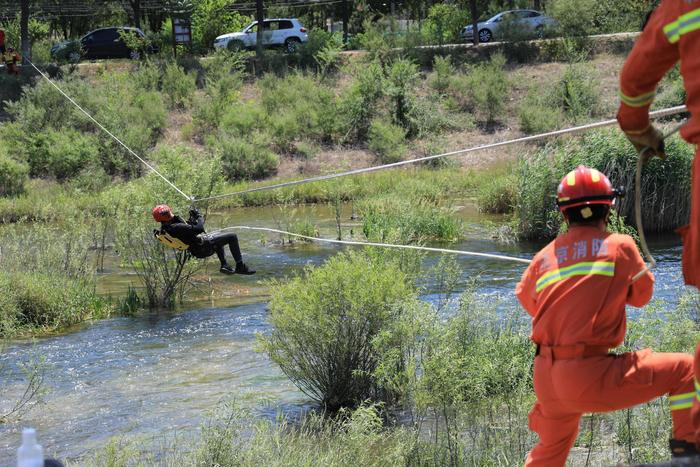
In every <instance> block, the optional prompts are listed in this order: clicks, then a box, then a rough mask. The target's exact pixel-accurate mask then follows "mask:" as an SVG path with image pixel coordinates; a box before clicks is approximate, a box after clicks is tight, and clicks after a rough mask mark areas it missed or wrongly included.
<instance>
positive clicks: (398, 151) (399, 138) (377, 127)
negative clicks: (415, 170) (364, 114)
mask: <svg viewBox="0 0 700 467" xmlns="http://www.w3.org/2000/svg"><path fill="white" fill-rule="evenodd" d="M368 137H369V139H368V144H369V148H370V150H372V151H373V152H374V153H376V154H377V155H378V156H379V160H380V161H381V162H382V164H388V163H391V162H398V161H400V160H401V159H402V157H403V155H404V154H405V152H406V146H405V144H404V141H405V140H406V130H404V129H403V128H401V127H400V126H396V125H394V124H392V123H390V122H387V121H385V120H381V119H374V120H372V123H371V124H370V126H369V135H368Z"/></svg>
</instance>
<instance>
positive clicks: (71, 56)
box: [68, 52, 80, 63]
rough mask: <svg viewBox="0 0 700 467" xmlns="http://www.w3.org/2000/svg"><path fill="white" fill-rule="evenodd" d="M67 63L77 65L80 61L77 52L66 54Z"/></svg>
mask: <svg viewBox="0 0 700 467" xmlns="http://www.w3.org/2000/svg"><path fill="white" fill-rule="evenodd" d="M68 61H69V62H70V63H78V62H79V61H80V54H79V53H78V52H71V53H69V54H68Z"/></svg>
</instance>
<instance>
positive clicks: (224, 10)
mask: <svg viewBox="0 0 700 467" xmlns="http://www.w3.org/2000/svg"><path fill="white" fill-rule="evenodd" d="M193 3H194V11H193V12H192V36H193V37H192V40H193V41H194V43H195V45H196V47H197V49H198V50H199V51H208V50H211V49H212V48H213V47H214V39H216V37H217V36H219V35H221V34H226V33H228V32H233V31H240V30H242V29H243V28H244V27H245V26H247V25H248V24H249V23H250V21H251V20H250V18H249V17H247V16H243V15H241V14H240V13H238V12H237V11H231V10H230V9H229V8H228V6H229V2H228V1H227V0H202V1H198V2H193Z"/></svg>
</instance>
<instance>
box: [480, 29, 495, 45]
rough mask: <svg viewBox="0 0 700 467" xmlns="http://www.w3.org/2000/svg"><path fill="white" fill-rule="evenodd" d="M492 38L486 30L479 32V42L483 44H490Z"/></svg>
mask: <svg viewBox="0 0 700 467" xmlns="http://www.w3.org/2000/svg"><path fill="white" fill-rule="evenodd" d="M492 38H493V35H492V34H491V31H489V30H488V29H482V30H481V31H479V42H481V43H485V42H491V39H492Z"/></svg>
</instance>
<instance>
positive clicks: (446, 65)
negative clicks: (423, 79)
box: [428, 55, 455, 93]
mask: <svg viewBox="0 0 700 467" xmlns="http://www.w3.org/2000/svg"><path fill="white" fill-rule="evenodd" d="M454 74H455V67H454V66H453V65H452V57H450V56H447V57H441V56H439V55H436V56H435V58H434V59H433V73H432V74H431V75H430V77H429V78H428V82H429V83H430V86H431V87H432V88H433V89H435V90H436V91H438V92H441V93H442V92H445V91H447V88H448V87H449V86H450V80H451V79H452V77H453V76H454Z"/></svg>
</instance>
